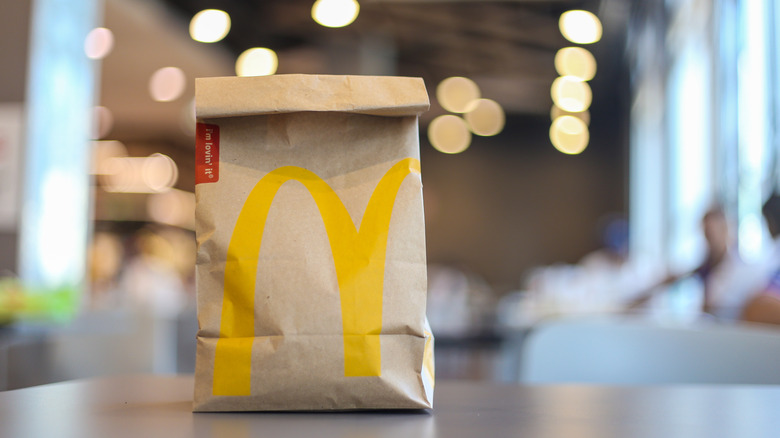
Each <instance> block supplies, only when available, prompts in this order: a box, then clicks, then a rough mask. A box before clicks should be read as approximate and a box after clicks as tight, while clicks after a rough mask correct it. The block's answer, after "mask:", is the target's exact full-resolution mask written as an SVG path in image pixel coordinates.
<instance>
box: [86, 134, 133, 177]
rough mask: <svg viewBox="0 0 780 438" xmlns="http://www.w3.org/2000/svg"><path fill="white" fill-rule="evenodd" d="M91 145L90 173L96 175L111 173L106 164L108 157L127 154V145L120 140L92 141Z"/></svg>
mask: <svg viewBox="0 0 780 438" xmlns="http://www.w3.org/2000/svg"><path fill="white" fill-rule="evenodd" d="M92 145H93V148H92V173H93V174H96V175H106V174H108V173H111V168H110V167H107V166H106V162H107V161H108V160H109V159H111V158H116V157H126V156H127V147H126V146H125V145H124V143H122V142H120V141H116V140H103V141H93V142H92Z"/></svg>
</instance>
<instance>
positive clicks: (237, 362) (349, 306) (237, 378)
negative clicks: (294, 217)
mask: <svg viewBox="0 0 780 438" xmlns="http://www.w3.org/2000/svg"><path fill="white" fill-rule="evenodd" d="M410 173H416V174H419V173H420V162H419V161H418V160H417V159H415V158H405V159H403V160H401V161H399V162H398V163H396V164H395V165H394V166H393V167H391V168H390V170H389V171H388V172H387V173H386V174H385V175H384V176H383V177H382V179H381V180H380V181H379V183H378V184H377V187H376V189H374V192H373V194H372V195H371V198H370V199H369V201H368V205H367V207H366V211H365V213H364V214H363V219H362V221H361V223H360V226H359V228H358V229H356V228H355V225H354V223H353V221H352V219H351V217H350V216H349V212H348V211H347V209H346V207H345V206H344V204H343V202H342V201H341V199H340V198H339V196H338V195H337V194H336V192H335V191H334V190H333V189H332V188H331V187H330V186H329V185H328V183H326V182H325V181H324V180H322V178H320V177H319V176H317V175H316V174H315V173H313V172H311V171H309V170H306V169H304V168H301V167H296V166H285V167H280V168H277V169H275V170H273V171H271V172H270V173H268V174H267V175H265V176H264V177H263V178H262V179H261V180H260V181H259V182H258V183H257V184H256V185H255V187H254V188H253V189H252V191H251V192H250V193H249V196H248V197H247V199H246V202H245V203H244V206H243V208H242V209H241V212H240V213H239V216H238V220H237V222H236V226H235V228H234V229H233V234H232V236H231V238H230V244H229V246H228V252H227V262H226V265H225V281H224V285H225V286H224V295H223V303H222V320H221V324H220V330H219V339H218V340H217V346H216V354H215V358H214V384H213V393H214V395H230V396H243V395H250V386H251V383H250V382H251V376H250V372H251V361H252V342H253V340H254V336H255V334H254V301H255V300H254V296H255V282H256V278H255V277H256V276H257V255H258V254H259V252H260V246H261V244H262V238H263V229H264V228H265V222H266V218H267V217H268V212H269V209H270V207H271V203H272V201H273V199H274V197H275V196H276V193H277V191H278V190H279V188H280V187H281V186H282V185H283V184H284V183H286V182H287V181H291V180H294V181H298V182H300V183H301V184H303V185H304V186H305V187H306V189H308V191H309V193H310V194H311V195H312V197H313V198H314V201H315V203H316V204H317V208H318V209H319V211H320V214H321V216H322V220H323V222H324V224H325V230H326V232H327V234H328V240H329V241H330V248H331V252H332V253H333V260H334V264H335V268H336V278H337V280H338V286H339V296H340V300H341V315H342V328H343V334H344V375H345V376H347V377H353V376H354V377H356V376H379V375H380V374H381V351H380V345H379V335H380V334H381V332H382V295H383V287H384V274H385V253H386V249H387V236H388V232H389V228H390V216H391V214H392V211H393V205H394V204H395V198H396V195H397V193H398V190H399V188H400V186H401V183H402V182H403V181H404V179H405V178H406V176H407V175H409V174H410ZM258 230H259V232H258ZM426 347H427V344H426ZM426 349H427V348H426ZM431 362H432V361H431ZM431 368H432V367H431ZM430 371H431V372H432V370H430Z"/></svg>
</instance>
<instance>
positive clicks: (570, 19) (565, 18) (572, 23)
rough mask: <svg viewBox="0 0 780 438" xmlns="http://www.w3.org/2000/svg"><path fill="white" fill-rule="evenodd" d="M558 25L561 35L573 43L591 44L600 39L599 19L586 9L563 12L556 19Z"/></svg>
mask: <svg viewBox="0 0 780 438" xmlns="http://www.w3.org/2000/svg"><path fill="white" fill-rule="evenodd" d="M558 27H559V28H560V30H561V33H562V34H563V37H564V38H566V39H567V40H569V41H571V42H573V43H575V44H592V43H595V42H597V41H599V40H600V39H601V33H602V29H601V21H599V19H598V17H596V16H595V15H593V13H591V12H588V11H582V10H572V11H566V12H564V13H563V14H561V17H560V19H559V21H558Z"/></svg>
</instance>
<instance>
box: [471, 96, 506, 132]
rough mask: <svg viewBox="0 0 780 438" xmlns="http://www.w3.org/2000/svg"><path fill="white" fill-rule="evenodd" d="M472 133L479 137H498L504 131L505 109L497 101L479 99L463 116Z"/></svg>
mask: <svg viewBox="0 0 780 438" xmlns="http://www.w3.org/2000/svg"><path fill="white" fill-rule="evenodd" d="M463 117H464V118H465V119H466V122H467V123H468V126H469V129H470V130H471V132H473V133H474V134H477V135H482V136H490V135H496V134H498V133H499V132H501V130H503V129H504V123H505V122H506V116H505V114H504V109H503V108H501V105H499V104H498V102H496V101H495V100H491V99H478V100H476V101H474V102H473V103H472V104H471V107H470V108H469V111H468V112H467V113H466V114H465V115H464V116H463Z"/></svg>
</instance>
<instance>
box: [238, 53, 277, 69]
mask: <svg viewBox="0 0 780 438" xmlns="http://www.w3.org/2000/svg"><path fill="white" fill-rule="evenodd" d="M278 66H279V58H277V56H276V52H274V51H273V50H271V49H267V48H265V47H253V48H251V49H247V50H245V51H244V52H243V53H242V54H241V55H239V57H238V59H237V60H236V74H237V75H238V76H268V75H272V74H274V73H276V68H277V67H278Z"/></svg>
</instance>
